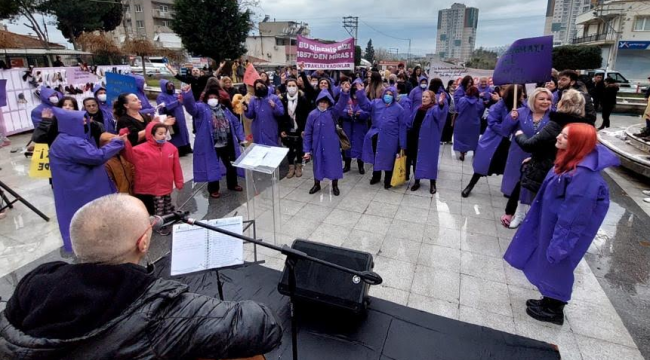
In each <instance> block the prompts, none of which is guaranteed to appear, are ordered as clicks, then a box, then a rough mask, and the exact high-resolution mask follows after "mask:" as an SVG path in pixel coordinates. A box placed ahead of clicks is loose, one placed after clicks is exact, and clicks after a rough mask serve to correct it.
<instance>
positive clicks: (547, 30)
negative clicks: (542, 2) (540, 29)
mask: <svg viewBox="0 0 650 360" xmlns="http://www.w3.org/2000/svg"><path fill="white" fill-rule="evenodd" d="M594 2H597V1H595V0H548V4H547V6H546V23H545V24H544V35H553V46H559V45H569V44H571V43H572V41H573V38H574V37H575V36H576V17H577V16H578V15H580V14H582V13H584V12H585V11H588V10H589V9H590V8H591V7H592V5H593V3H594Z"/></svg>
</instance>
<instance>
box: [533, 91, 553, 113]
mask: <svg viewBox="0 0 650 360" xmlns="http://www.w3.org/2000/svg"><path fill="white" fill-rule="evenodd" d="M542 93H544V94H546V95H548V96H549V97H550V98H551V101H553V93H552V92H551V90H549V89H547V88H545V87H538V88H536V89H535V90H533V93H532V94H530V96H529V97H528V108H529V109H530V110H532V111H533V112H535V110H536V109H535V101H536V100H537V97H538V96H539V95H540V94H542Z"/></svg>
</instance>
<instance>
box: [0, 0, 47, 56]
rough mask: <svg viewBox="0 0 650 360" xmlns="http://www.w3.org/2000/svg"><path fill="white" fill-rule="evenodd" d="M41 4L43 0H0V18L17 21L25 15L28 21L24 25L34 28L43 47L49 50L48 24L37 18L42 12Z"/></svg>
mask: <svg viewBox="0 0 650 360" xmlns="http://www.w3.org/2000/svg"><path fill="white" fill-rule="evenodd" d="M40 4H41V0H0V19H8V20H9V21H11V22H14V23H15V22H17V20H18V19H19V18H20V17H21V16H24V17H25V19H27V23H24V25H25V26H27V27H28V28H30V29H32V31H34V33H35V34H36V37H37V38H38V39H39V40H40V41H41V43H42V44H43V48H45V49H47V50H49V49H50V43H49V36H48V33H47V25H46V24H45V22H44V21H42V22H41V21H39V20H37V19H36V15H38V14H42V10H41V9H40Z"/></svg>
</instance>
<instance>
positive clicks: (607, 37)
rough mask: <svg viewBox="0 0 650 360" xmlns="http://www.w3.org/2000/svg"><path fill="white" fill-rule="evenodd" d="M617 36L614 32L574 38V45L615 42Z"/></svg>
mask: <svg viewBox="0 0 650 360" xmlns="http://www.w3.org/2000/svg"><path fill="white" fill-rule="evenodd" d="M614 37H615V35H614V33H612V32H606V33H602V34H594V35H589V36H583V37H577V38H573V42H572V43H573V44H584V43H590V42H597V41H614V40H615V39H614Z"/></svg>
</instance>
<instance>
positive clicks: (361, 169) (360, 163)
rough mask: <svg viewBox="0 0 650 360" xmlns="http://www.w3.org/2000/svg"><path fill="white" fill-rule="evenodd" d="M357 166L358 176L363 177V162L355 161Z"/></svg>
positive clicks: (364, 170)
mask: <svg viewBox="0 0 650 360" xmlns="http://www.w3.org/2000/svg"><path fill="white" fill-rule="evenodd" d="M357 165H358V166H359V174H361V175H363V174H365V173H366V169H364V167H363V160H360V159H357Z"/></svg>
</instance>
